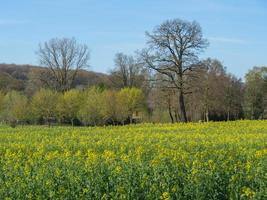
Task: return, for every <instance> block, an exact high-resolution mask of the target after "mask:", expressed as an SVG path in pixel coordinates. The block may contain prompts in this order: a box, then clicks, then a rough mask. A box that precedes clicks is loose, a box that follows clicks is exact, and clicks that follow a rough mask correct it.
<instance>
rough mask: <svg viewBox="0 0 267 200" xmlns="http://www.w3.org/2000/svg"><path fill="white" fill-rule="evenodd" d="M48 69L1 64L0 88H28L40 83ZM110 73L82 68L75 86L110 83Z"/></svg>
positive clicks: (21, 89) (82, 86)
mask: <svg viewBox="0 0 267 200" xmlns="http://www.w3.org/2000/svg"><path fill="white" fill-rule="evenodd" d="M43 70H46V69H45V68H43V67H40V66H33V65H16V64H0V90H4V91H7V90H12V89H14V90H20V91H23V90H28V89H29V87H31V86H32V85H33V81H34V85H35V86H36V85H39V84H41V83H40V81H39V83H36V82H38V80H34V77H38V76H37V75H38V74H40V72H41V71H43ZM109 81H110V80H109V75H107V74H104V73H97V72H93V71H87V70H80V71H79V72H78V74H77V77H76V79H75V80H74V84H73V87H79V88H84V87H87V86H91V85H109Z"/></svg>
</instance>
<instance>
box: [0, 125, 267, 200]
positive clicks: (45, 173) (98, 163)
mask: <svg viewBox="0 0 267 200" xmlns="http://www.w3.org/2000/svg"><path fill="white" fill-rule="evenodd" d="M0 198H1V199H153V200H155V199H165V200H166V199H205V200H206V199H267V121H235V122H209V123H187V124H181V123H180V124H139V125H129V126H121V127H112V126H108V127H51V128H49V127H43V126H20V127H17V128H9V127H7V126H0Z"/></svg>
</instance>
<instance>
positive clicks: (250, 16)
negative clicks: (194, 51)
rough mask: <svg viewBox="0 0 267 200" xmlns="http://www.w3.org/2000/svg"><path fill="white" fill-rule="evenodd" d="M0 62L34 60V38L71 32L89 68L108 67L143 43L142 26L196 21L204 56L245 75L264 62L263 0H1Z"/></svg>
mask: <svg viewBox="0 0 267 200" xmlns="http://www.w3.org/2000/svg"><path fill="white" fill-rule="evenodd" d="M0 5H1V12H0V63H17V64H38V59H37V56H36V54H35V52H36V50H37V49H38V43H39V42H44V41H46V40H49V39H51V38H53V37H75V38H76V39H77V40H78V41H79V42H82V43H86V44H87V45H88V46H89V48H90V51H91V59H90V65H91V70H94V71H98V72H108V71H109V69H111V68H112V67H113V66H114V62H113V59H114V55H115V53H117V52H124V53H127V54H132V53H133V52H134V51H135V50H137V49H141V48H143V47H144V46H145V42H146V37H145V34H144V33H145V31H151V30H152V29H153V27H154V26H156V25H159V24H160V23H162V22H163V21H164V20H166V19H172V18H180V19H184V20H190V21H191V20H196V21H198V22H199V23H200V25H201V26H202V29H203V34H204V37H206V38H207V39H209V41H210V46H209V48H208V49H207V50H206V51H205V53H203V54H202V55H201V57H202V58H206V57H212V58H217V59H219V60H221V61H222V62H223V64H224V65H225V66H226V67H227V69H228V71H229V72H231V73H233V74H235V75H237V76H238V77H243V76H244V74H245V73H246V72H247V70H248V69H250V68H252V67H253V66H262V65H267V1H266V0H0Z"/></svg>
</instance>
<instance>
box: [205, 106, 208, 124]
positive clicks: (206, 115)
mask: <svg viewBox="0 0 267 200" xmlns="http://www.w3.org/2000/svg"><path fill="white" fill-rule="evenodd" d="M205 118H206V122H209V110H208V109H206V112H205Z"/></svg>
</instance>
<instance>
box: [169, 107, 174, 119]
mask: <svg viewBox="0 0 267 200" xmlns="http://www.w3.org/2000/svg"><path fill="white" fill-rule="evenodd" d="M169 115H170V118H171V120H172V123H174V119H173V116H172V110H171V106H169Z"/></svg>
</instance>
